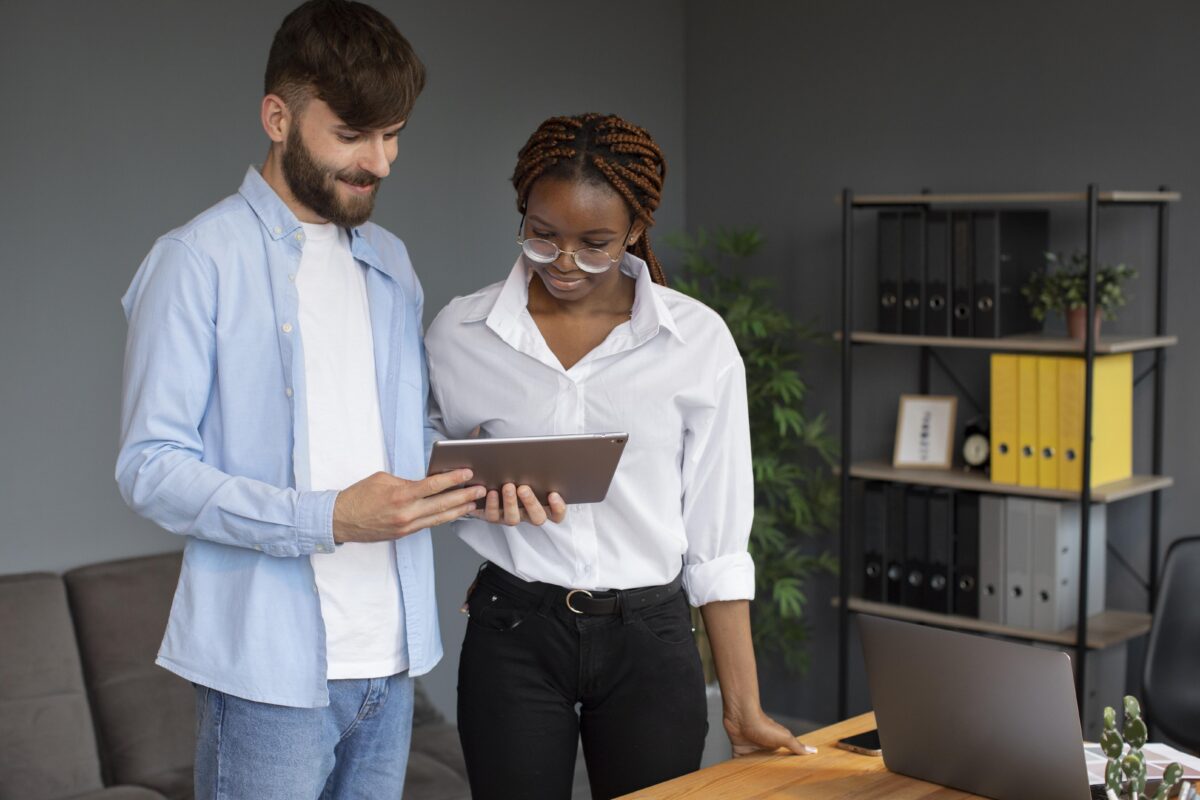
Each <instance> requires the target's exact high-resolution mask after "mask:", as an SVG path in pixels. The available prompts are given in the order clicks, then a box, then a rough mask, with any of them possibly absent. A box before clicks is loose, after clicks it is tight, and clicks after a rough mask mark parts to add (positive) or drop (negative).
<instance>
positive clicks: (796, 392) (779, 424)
mask: <svg viewBox="0 0 1200 800" xmlns="http://www.w3.org/2000/svg"><path fill="white" fill-rule="evenodd" d="M762 242H763V240H762V236H761V235H760V234H759V232H758V231H757V230H755V229H741V230H726V231H717V232H714V233H712V234H709V233H708V232H706V231H704V230H700V231H699V232H697V233H696V234H695V235H694V236H688V235H686V234H679V235H676V236H673V237H671V238H669V239H668V244H670V245H671V246H672V247H674V248H675V249H677V250H678V251H679V253H680V255H681V257H682V258H681V263H680V265H679V266H678V267H675V268H674V269H672V270H671V271H670V274H671V286H672V288H674V289H677V290H679V291H681V292H683V293H684V294H687V295H690V296H691V297H694V298H696V299H697V300H699V301H701V302H702V303H704V304H705V305H707V306H709V307H710V308H712V309H713V310H714V311H716V312H717V313H718V314H720V315H721V317H722V318H723V319H724V320H725V323H726V324H727V325H728V326H729V330H730V331H731V332H732V334H733V338H734V341H735V342H736V343H737V347H738V350H739V352H740V353H741V355H742V359H743V361H744V362H745V364H746V384H747V385H746V389H747V394H748V397H749V404H750V438H751V447H752V450H753V459H754V481H755V493H754V526H753V528H752V529H751V532H750V553H751V555H752V556H753V557H754V564H755V576H756V583H757V586H756V600H755V602H754V603H753V604H752V606H751V609H752V610H751V614H752V623H753V630H754V642H755V647H756V649H758V651H759V652H760V653H761V652H773V653H776V654H778V655H779V656H781V657H782V660H783V662H784V664H785V665H786V667H787V668H788V670H789V671H791V672H793V673H800V672H803V671H804V670H806V669H807V666H808V654H807V650H806V646H805V644H806V640H807V629H806V626H805V624H804V609H805V603H806V602H807V595H806V592H805V584H806V582H807V581H808V579H809V578H811V577H813V576H814V575H817V574H819V573H827V574H832V573H836V571H837V559H836V558H835V557H834V556H833V554H832V553H830V552H829V550H828V548H827V547H826V546H825V545H824V543H823V542H822V541H821V538H820V537H821V536H822V535H823V534H826V533H827V532H828V531H830V530H832V529H833V527H834V525H835V523H836V519H837V511H838V500H839V498H838V491H837V484H836V482H835V481H834V479H833V475H832V470H831V466H832V464H833V463H834V461H835V460H836V458H837V445H836V443H835V441H834V439H833V437H832V436H831V435H830V434H829V432H828V430H827V428H826V421H825V417H824V415H821V414H816V415H812V414H810V413H809V412H808V411H806V410H805V407H804V400H805V397H806V395H807V393H808V386H807V385H806V384H805V382H804V379H803V378H802V377H801V376H800V373H799V371H798V367H799V366H800V363H801V358H802V352H803V348H804V347H805V346H808V345H811V344H812V343H813V342H815V341H816V340H817V339H818V337H817V335H816V334H814V333H813V332H811V331H809V330H807V329H806V328H804V327H803V326H801V325H800V324H799V323H797V322H796V321H795V320H794V319H793V318H792V317H791V316H790V315H789V314H787V313H785V312H784V311H783V310H782V309H780V308H779V306H778V305H777V304H776V302H775V300H774V293H775V291H776V290H775V287H774V284H773V283H772V282H771V281H768V280H764V279H753V278H750V277H748V275H747V273H746V271H745V268H744V263H743V262H744V261H745V259H747V258H748V257H749V256H751V255H753V254H754V253H755V252H757V251H758V250H759V248H760V247H761V246H762Z"/></svg>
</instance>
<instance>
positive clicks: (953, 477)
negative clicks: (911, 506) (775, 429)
mask: <svg viewBox="0 0 1200 800" xmlns="http://www.w3.org/2000/svg"><path fill="white" fill-rule="evenodd" d="M834 472H835V474H836V473H838V472H840V469H835V470H834ZM850 476H851V477H852V478H864V479H867V480H877V481H893V482H895V483H910V484H916V485H919V486H940V487H944V488H947V489H959V490H962V491H969V492H988V493H990V494H1011V495H1022V496H1026V497H1041V498H1045V499H1048V500H1078V499H1079V492H1076V491H1070V490H1067V489H1042V488H1041V487H1038V486H1017V485H1014V484H1009V483H993V482H992V481H991V479H989V478H988V477H987V476H986V475H983V474H981V473H978V472H967V471H965V470H961V469H898V468H896V467H893V466H892V465H891V464H888V463H887V462H884V461H862V462H859V463H856V464H851V465H850ZM1173 485H1175V480H1174V479H1173V478H1170V477H1168V476H1165V475H1134V476H1133V477H1130V478H1125V479H1124V480H1120V481H1113V482H1112V483H1104V484H1100V485H1099V486H1093V487H1092V502H1093V503H1115V502H1116V501H1118V500H1125V499H1128V498H1130V497H1137V496H1138V495H1142V494H1148V493H1150V492H1157V491H1161V490H1162V489H1166V488H1169V487H1171V486H1173Z"/></svg>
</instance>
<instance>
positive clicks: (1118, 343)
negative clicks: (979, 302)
mask: <svg viewBox="0 0 1200 800" xmlns="http://www.w3.org/2000/svg"><path fill="white" fill-rule="evenodd" d="M833 338H834V339H835V340H837V341H841V339H842V332H841V331H836V332H834V334H833ZM850 341H851V342H855V343H857V344H884V345H899V346H905V347H957V348H963V349H968V350H989V351H1001V352H1014V353H1063V354H1067V355H1071V354H1076V353H1077V354H1080V355H1082V354H1083V350H1084V343H1083V342H1082V341H1080V340H1079V339H1072V338H1070V337H1067V336H1047V335H1045V334H1041V333H1029V334H1020V335H1017V336H1004V337H1002V338H999V339H983V338H975V337H969V336H914V335H911V334H899V333H875V332H874V331H851V332H850ZM1177 344H1179V337H1178V336H1101V337H1100V338H1099V339H1098V340H1097V341H1096V354H1097V355H1111V354H1113V353H1133V352H1137V351H1141V350H1155V349H1158V348H1162V347H1173V346H1175V345H1177Z"/></svg>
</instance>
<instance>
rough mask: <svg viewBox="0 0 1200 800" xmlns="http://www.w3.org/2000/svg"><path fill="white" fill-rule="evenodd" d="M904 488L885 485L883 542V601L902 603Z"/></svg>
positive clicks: (904, 554) (903, 581) (905, 572)
mask: <svg viewBox="0 0 1200 800" xmlns="http://www.w3.org/2000/svg"><path fill="white" fill-rule="evenodd" d="M904 488H905V487H904V486H903V485H902V484H897V483H889V484H887V488H886V491H885V495H886V497H887V526H886V527H887V532H886V533H885V535H884V542H883V565H884V601H885V602H888V603H903V602H904V583H905V579H906V577H907V570H906V568H905V567H906V564H905V560H906V556H907V552H906V550H905V547H904V529H905V518H904Z"/></svg>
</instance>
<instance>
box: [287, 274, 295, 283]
mask: <svg viewBox="0 0 1200 800" xmlns="http://www.w3.org/2000/svg"><path fill="white" fill-rule="evenodd" d="M288 280H289V281H291V282H292V283H295V282H296V273H294V272H293V273H292V274H291V275H288Z"/></svg>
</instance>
